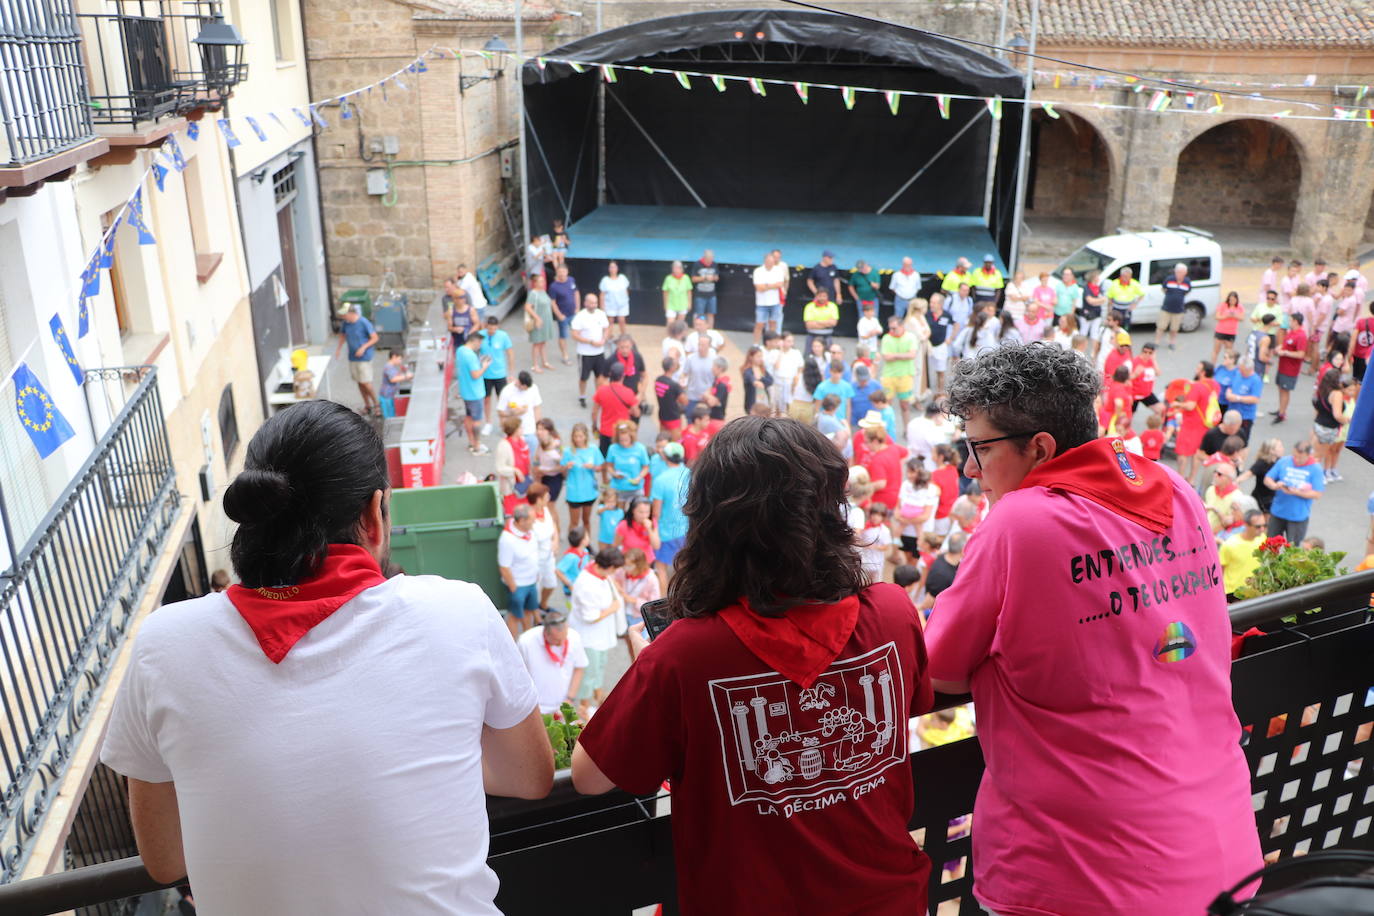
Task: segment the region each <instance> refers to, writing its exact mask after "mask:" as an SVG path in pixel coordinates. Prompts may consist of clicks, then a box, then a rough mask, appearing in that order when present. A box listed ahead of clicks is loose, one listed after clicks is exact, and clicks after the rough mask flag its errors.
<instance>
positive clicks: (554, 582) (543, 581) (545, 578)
mask: <svg viewBox="0 0 1374 916" xmlns="http://www.w3.org/2000/svg"><path fill="white" fill-rule="evenodd" d="M538 585H539V587H540V588H556V587H557V586H558V576H556V575H554V572H553V554H549V555H548V556H546V557H540V558H539V582H538Z"/></svg>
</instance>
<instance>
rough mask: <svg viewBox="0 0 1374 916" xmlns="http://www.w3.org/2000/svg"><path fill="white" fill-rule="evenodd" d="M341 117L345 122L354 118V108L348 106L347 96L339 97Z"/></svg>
mask: <svg viewBox="0 0 1374 916" xmlns="http://www.w3.org/2000/svg"><path fill="white" fill-rule="evenodd" d="M339 117H340V118H341V119H342V120H344V121H348V120H351V119H352V118H353V106H351V105H349V104H348V96H346V95H341V96H339Z"/></svg>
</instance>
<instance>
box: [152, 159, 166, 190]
mask: <svg viewBox="0 0 1374 916" xmlns="http://www.w3.org/2000/svg"><path fill="white" fill-rule="evenodd" d="M153 181H155V182H157V189H158V190H159V191H165V190H167V187H166V181H167V167H166V166H165V165H161V164H159V163H157V162H154V163H153Z"/></svg>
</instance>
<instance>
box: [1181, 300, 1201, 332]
mask: <svg viewBox="0 0 1374 916" xmlns="http://www.w3.org/2000/svg"><path fill="white" fill-rule="evenodd" d="M1206 317H1207V310H1206V309H1205V308H1203V307H1202V304H1201V303H1198V302H1189V303H1188V304H1187V305H1186V306H1184V307H1183V320H1181V321H1180V322H1179V324H1178V327H1179V330H1181V331H1182V332H1183V333H1185V334H1191V333H1193V332H1194V331H1196V330H1197V329H1198V328H1200V327H1202V320H1203V319H1204V318H1206Z"/></svg>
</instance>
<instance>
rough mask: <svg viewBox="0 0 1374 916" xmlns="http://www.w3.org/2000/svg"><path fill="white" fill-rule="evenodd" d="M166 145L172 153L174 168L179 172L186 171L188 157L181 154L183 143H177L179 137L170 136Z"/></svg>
mask: <svg viewBox="0 0 1374 916" xmlns="http://www.w3.org/2000/svg"><path fill="white" fill-rule="evenodd" d="M164 145H165V146H166V148H167V149H168V150H169V151H170V153H171V158H172V168H174V169H176V170H177V171H178V172H181V171H184V170H185V169H186V157H185V156H183V155H182V154H181V144H180V143H177V138H176V137H170V136H169V137H168V138H167V142H166V144H164Z"/></svg>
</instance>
